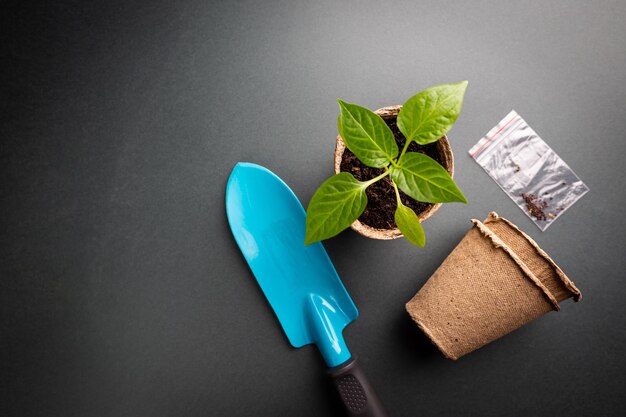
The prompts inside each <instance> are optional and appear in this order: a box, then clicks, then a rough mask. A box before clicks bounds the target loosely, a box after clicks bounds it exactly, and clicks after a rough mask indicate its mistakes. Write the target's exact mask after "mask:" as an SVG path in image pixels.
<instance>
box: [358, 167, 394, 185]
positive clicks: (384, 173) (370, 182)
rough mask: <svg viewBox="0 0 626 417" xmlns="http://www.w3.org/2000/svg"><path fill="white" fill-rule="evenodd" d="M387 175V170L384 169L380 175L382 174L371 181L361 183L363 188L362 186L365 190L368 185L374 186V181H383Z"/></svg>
mask: <svg viewBox="0 0 626 417" xmlns="http://www.w3.org/2000/svg"><path fill="white" fill-rule="evenodd" d="M387 175H389V170H388V169H385V172H383V173H382V174H380V175H379V176H377V177H375V178H372V179H371V180H369V181H365V182H364V183H363V186H364V187H365V188H367V187H369V186H370V185H372V184H374V183H375V182H376V181H379V180H382V179H383V178H385V177H386V176H387Z"/></svg>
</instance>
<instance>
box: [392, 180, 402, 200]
mask: <svg viewBox="0 0 626 417" xmlns="http://www.w3.org/2000/svg"><path fill="white" fill-rule="evenodd" d="M391 183H392V184H393V189H394V190H396V199H397V200H398V206H399V205H401V204H402V200H400V191H398V186H397V185H396V183H395V182H393V181H391Z"/></svg>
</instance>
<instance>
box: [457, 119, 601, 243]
mask: <svg viewBox="0 0 626 417" xmlns="http://www.w3.org/2000/svg"><path fill="white" fill-rule="evenodd" d="M469 154H470V155H471V156H472V158H474V160H475V161H476V162H478V164H479V165H480V166H481V167H483V169H484V170H485V171H486V172H487V174H489V175H490V176H491V178H493V180H494V181H495V182H496V183H497V184H498V185H499V186H500V188H502V190H504V192H505V193H506V194H507V195H508V196H509V197H510V198H511V199H512V200H513V201H514V202H515V203H516V204H517V205H518V206H519V208H521V209H522V210H523V211H524V213H526V214H527V215H528V217H530V218H531V219H532V221H533V222H534V223H535V224H536V225H537V227H539V229H541V230H542V231H543V230H546V229H547V228H548V227H549V226H550V225H551V224H552V223H553V222H554V221H555V220H556V219H558V218H559V217H560V216H561V215H562V214H563V213H564V212H565V211H566V210H567V209H568V208H570V207H571V206H572V204H574V203H575V202H576V201H578V199H579V198H580V197H582V196H583V195H585V194H586V193H587V191H589V188H588V187H587V186H586V185H585V183H583V182H582V181H581V180H580V178H578V176H577V175H576V173H575V172H574V171H572V169H571V168H570V167H569V166H568V165H567V164H566V163H565V162H564V161H563V160H562V159H561V158H560V157H559V156H558V155H557V154H556V152H554V151H553V150H552V148H550V147H549V146H548V145H547V144H546V143H545V142H544V141H543V140H542V139H541V138H540V137H539V135H537V133H535V131H534V130H533V129H531V127H530V126H528V124H527V123H526V121H525V120H524V119H522V117H521V116H520V115H519V114H517V112H516V111H515V110H513V111H511V112H510V113H509V114H508V115H507V116H506V117H505V118H504V119H502V121H500V123H498V125H497V126H496V127H494V128H493V129H491V130H490V131H489V133H487V135H485V136H484V137H483V138H482V139H481V140H479V141H478V143H477V144H476V145H474V146H473V147H472V149H470V151H469Z"/></svg>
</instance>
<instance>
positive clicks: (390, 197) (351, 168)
mask: <svg viewBox="0 0 626 417" xmlns="http://www.w3.org/2000/svg"><path fill="white" fill-rule="evenodd" d="M385 122H386V123H387V125H388V126H389V127H390V128H391V131H392V132H393V136H394V137H395V139H396V143H397V144H398V148H400V150H402V148H403V147H404V143H405V142H406V138H405V137H404V135H403V134H402V133H401V132H400V130H399V129H398V126H397V125H396V119H395V118H393V119H387V120H385ZM408 152H420V153H423V154H426V155H428V156H430V157H431V158H433V159H434V160H435V161H437V162H439V163H440V164H441V163H442V159H441V155H440V154H439V151H438V150H437V142H435V143H430V144H428V145H418V144H417V143H415V142H413V143H411V144H410V145H409V149H408ZM340 171H341V172H349V173H351V174H352V175H354V177H355V178H356V179H357V180H359V181H367V180H369V179H372V178H374V177H376V176H378V175H380V174H382V173H383V172H384V169H379V168H370V167H368V166H367V165H364V164H363V163H362V162H361V161H359V160H358V159H357V157H356V156H355V155H354V154H353V153H352V152H350V150H349V149H348V148H346V150H345V151H344V153H343V158H342V160H341V167H340ZM365 192H366V194H367V201H368V202H367V207H366V208H365V211H364V212H363V214H362V215H361V217H359V220H360V221H361V223H364V224H366V225H368V226H371V227H375V228H377V229H395V228H396V222H395V220H394V218H393V217H394V214H395V212H396V206H397V204H396V193H395V191H394V189H393V185H392V184H391V179H390V178H389V176H387V177H385V178H383V179H382V180H380V181H378V182H375V183H374V184H372V185H370V186H369V187H368V188H367V190H366V191H365ZM400 198H401V199H402V203H403V204H404V205H405V206H408V207H410V208H412V209H413V211H414V212H415V213H416V214H417V215H419V214H420V213H421V212H423V211H425V210H426V209H427V208H428V207H430V206H432V204H431V203H422V202H420V201H416V200H414V199H413V198H411V197H409V196H408V195H406V194H404V193H403V192H402V191H401V190H400Z"/></svg>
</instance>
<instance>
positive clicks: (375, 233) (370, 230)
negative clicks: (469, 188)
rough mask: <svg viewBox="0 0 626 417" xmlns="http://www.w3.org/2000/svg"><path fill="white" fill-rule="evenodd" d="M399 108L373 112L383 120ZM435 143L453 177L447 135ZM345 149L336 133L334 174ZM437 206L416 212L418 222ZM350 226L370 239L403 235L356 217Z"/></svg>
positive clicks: (451, 155)
mask: <svg viewBox="0 0 626 417" xmlns="http://www.w3.org/2000/svg"><path fill="white" fill-rule="evenodd" d="M401 108H402V106H401V105H397V106H387V107H382V108H380V109H378V110H376V111H375V112H374V113H376V114H377V115H379V116H380V117H382V118H383V119H384V120H388V119H394V118H396V117H398V113H399V112H400V109H401ZM436 143H437V150H438V151H439V153H440V155H441V159H442V162H443V163H442V165H443V167H444V168H445V169H446V171H448V173H449V174H450V176H451V177H454V155H453V154H452V149H450V142H448V137H447V136H446V135H444V136H443V137H442V138H440V139H439V140H438V141H437V142H436ZM345 150H346V144H345V143H344V142H343V139H342V138H341V135H337V143H336V146H335V174H339V172H340V171H341V160H342V158H343V153H344V151H345ZM439 207H441V203H436V204H430V205H429V206H428V208H427V209H426V210H424V211H422V212H421V213H417V216H418V218H419V219H420V222H423V221H424V220H426V219H428V218H429V217H430V216H432V215H433V214H435V212H436V211H437V210H439ZM350 227H351V228H352V230H354V231H355V232H357V233H360V234H362V235H363V236H366V237H369V238H372V239H379V240H391V239H397V238H399V237H402V236H403V235H402V232H400V230H399V229H398V228H395V229H378V228H375V227H371V226H368V225H366V224H365V223H361V221H359V220H358V219H357V220H355V221H354V223H352V225H351V226H350Z"/></svg>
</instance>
